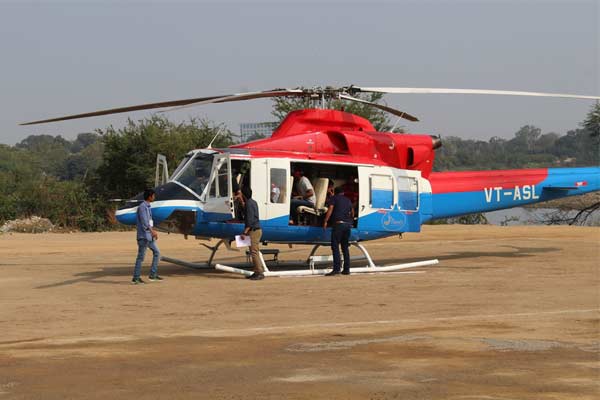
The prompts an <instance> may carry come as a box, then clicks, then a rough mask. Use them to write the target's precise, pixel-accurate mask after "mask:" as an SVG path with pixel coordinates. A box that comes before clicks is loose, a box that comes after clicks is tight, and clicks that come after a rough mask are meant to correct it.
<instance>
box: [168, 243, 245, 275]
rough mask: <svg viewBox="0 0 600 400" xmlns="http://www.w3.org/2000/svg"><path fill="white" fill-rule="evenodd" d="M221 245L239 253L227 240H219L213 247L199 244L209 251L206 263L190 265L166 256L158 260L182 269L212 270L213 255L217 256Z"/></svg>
mask: <svg viewBox="0 0 600 400" xmlns="http://www.w3.org/2000/svg"><path fill="white" fill-rule="evenodd" d="M222 244H225V247H226V248H227V250H231V251H239V250H238V249H234V248H232V247H231V242H230V241H229V240H225V239H221V240H219V241H218V242H217V244H216V245H214V246H209V245H207V244H206V243H200V245H201V246H204V247H206V248H207V249H209V250H210V251H211V253H210V256H209V257H208V261H206V263H191V262H187V261H183V260H179V259H177V258H171V257H167V256H161V257H160V259H161V260H162V261H166V262H169V263H171V264H176V265H181V266H183V267H188V268H194V269H212V268H214V266H213V265H212V262H213V259H214V258H215V254H217V250H219V247H220V246H221V245H222Z"/></svg>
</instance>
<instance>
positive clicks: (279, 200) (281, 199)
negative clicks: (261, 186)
mask: <svg viewBox="0 0 600 400" xmlns="http://www.w3.org/2000/svg"><path fill="white" fill-rule="evenodd" d="M265 178H266V179H265ZM265 178H263V181H265V180H266V182H265V183H266V185H267V186H266V187H267V190H266V192H267V193H269V195H268V198H267V199H266V202H265V205H266V211H267V213H266V220H267V221H266V222H267V224H269V225H284V226H287V225H288V222H289V214H290V194H291V191H292V188H291V184H292V177H291V174H290V161H289V160H286V159H282V158H269V159H267V173H266V176H265Z"/></svg>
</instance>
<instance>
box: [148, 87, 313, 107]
mask: <svg viewBox="0 0 600 400" xmlns="http://www.w3.org/2000/svg"><path fill="white" fill-rule="evenodd" d="M286 96H310V93H308V92H306V91H304V90H301V89H273V90H267V91H264V92H250V93H238V94H232V95H226V96H221V97H217V98H212V99H207V100H200V101H197V102H193V103H188V104H184V105H181V106H177V107H173V108H169V109H167V110H163V111H160V112H169V111H176V110H181V109H184V108H188V107H195V106H201V105H204V104H212V103H228V102H230V101H242V100H252V99H260V98H265V97H286Z"/></svg>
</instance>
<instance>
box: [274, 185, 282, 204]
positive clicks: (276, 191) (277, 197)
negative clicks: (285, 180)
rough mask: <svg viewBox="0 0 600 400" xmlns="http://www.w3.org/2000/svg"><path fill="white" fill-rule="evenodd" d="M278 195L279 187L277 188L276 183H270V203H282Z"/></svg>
mask: <svg viewBox="0 0 600 400" xmlns="http://www.w3.org/2000/svg"><path fill="white" fill-rule="evenodd" d="M280 196H281V189H279V188H278V187H277V185H276V184H274V183H271V203H283V201H279V197H280Z"/></svg>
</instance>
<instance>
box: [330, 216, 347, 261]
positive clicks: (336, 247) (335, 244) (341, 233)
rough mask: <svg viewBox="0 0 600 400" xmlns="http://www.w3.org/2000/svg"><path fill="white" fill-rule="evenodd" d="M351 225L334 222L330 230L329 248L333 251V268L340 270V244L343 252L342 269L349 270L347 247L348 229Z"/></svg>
mask: <svg viewBox="0 0 600 400" xmlns="http://www.w3.org/2000/svg"><path fill="white" fill-rule="evenodd" d="M351 229H352V225H350V224H347V223H343V224H334V225H333V228H332V230H331V250H332V252H333V270H334V271H336V272H339V271H340V267H341V265H340V264H341V260H340V244H341V245H342V253H343V254H344V271H350V250H349V249H348V246H349V244H348V241H349V240H350V230H351Z"/></svg>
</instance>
